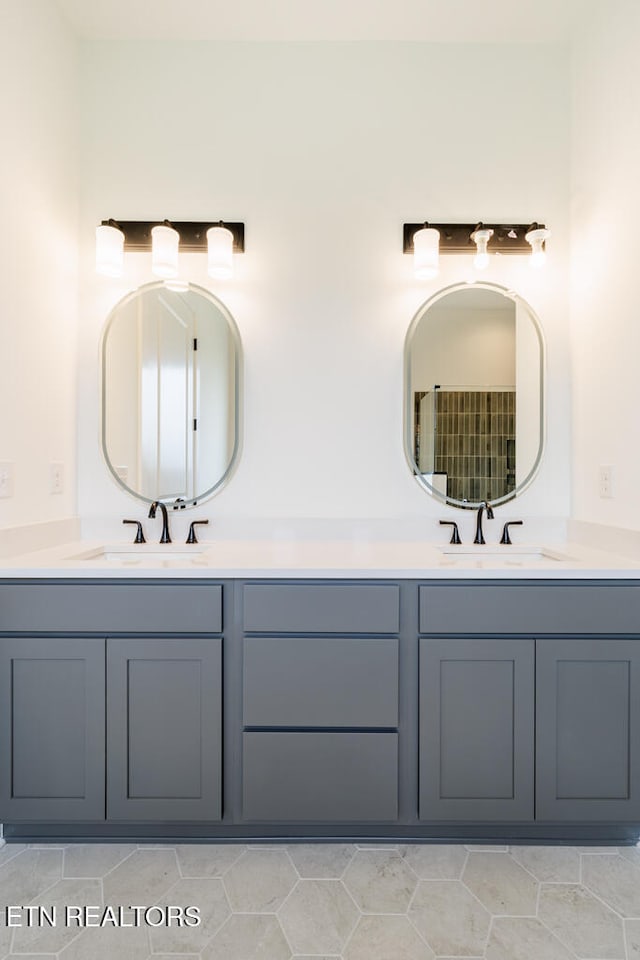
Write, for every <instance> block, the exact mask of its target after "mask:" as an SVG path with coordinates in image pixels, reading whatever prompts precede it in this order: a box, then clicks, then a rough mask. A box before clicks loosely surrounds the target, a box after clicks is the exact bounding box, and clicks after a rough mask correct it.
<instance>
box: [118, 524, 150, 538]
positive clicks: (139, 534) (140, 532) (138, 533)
mask: <svg viewBox="0 0 640 960" xmlns="http://www.w3.org/2000/svg"><path fill="white" fill-rule="evenodd" d="M122 522H123V523H136V524H137V525H138V529H137V530H136V538H135V540H134V541H133V542H134V543H146V542H147V541H146V540H145V538H144V533H143V532H142V524H141V523H140V521H139V520H123V521H122Z"/></svg>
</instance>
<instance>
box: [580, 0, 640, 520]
mask: <svg viewBox="0 0 640 960" xmlns="http://www.w3.org/2000/svg"><path fill="white" fill-rule="evenodd" d="M639 43H640V5H639V4H638V2H637V0H610V2H607V3H606V4H600V5H599V8H598V10H597V11H596V12H595V14H594V16H593V17H592V18H591V20H590V21H589V22H588V23H587V24H585V26H584V28H583V31H582V33H581V35H580V36H579V37H578V38H577V40H576V44H575V47H574V56H573V77H572V81H573V101H572V111H573V114H572V115H573V130H572V165H571V186H572V207H571V213H572V284H571V325H572V351H573V352H572V358H573V460H574V474H573V475H574V483H573V513H574V517H575V518H576V519H577V520H582V521H593V522H596V523H600V524H611V525H614V526H619V527H626V528H628V529H631V530H640V499H639V498H638V481H639V478H640V377H639V374H638V371H639V366H638V362H639V357H640V310H639V308H638V298H639V293H638V282H637V276H638V251H639V236H638V230H639V225H640V176H639V171H640V72H639V71H638V44H639ZM600 465H612V466H613V468H614V494H615V496H614V498H613V499H602V498H600V496H599V490H598V467H599V466H600Z"/></svg>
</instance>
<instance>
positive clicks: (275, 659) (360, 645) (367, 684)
mask: <svg viewBox="0 0 640 960" xmlns="http://www.w3.org/2000/svg"><path fill="white" fill-rule="evenodd" d="M244 724H245V726H247V727H250V726H272V727H397V725H398V641H397V640H393V639H381V638H376V639H364V638H363V639H360V638H358V639H354V638H350V639H347V638H339V637H306V638H303V637H246V638H245V641H244Z"/></svg>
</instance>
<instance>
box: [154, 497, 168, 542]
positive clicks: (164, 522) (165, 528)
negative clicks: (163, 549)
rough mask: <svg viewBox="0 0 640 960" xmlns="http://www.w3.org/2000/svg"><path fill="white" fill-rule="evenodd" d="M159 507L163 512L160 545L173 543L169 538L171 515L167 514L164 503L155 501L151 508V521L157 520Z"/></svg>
mask: <svg viewBox="0 0 640 960" xmlns="http://www.w3.org/2000/svg"><path fill="white" fill-rule="evenodd" d="M158 507H160V509H161V510H162V536H161V537H160V543H171V537H170V536H169V514H168V513H167V508H166V507H165V505H164V503H162V502H161V501H160V500H154V501H153V503H152V504H151V506H150V507H149V517H150V519H151V520H155V518H156V510H157V509H158Z"/></svg>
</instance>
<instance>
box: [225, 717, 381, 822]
mask: <svg viewBox="0 0 640 960" xmlns="http://www.w3.org/2000/svg"><path fill="white" fill-rule="evenodd" d="M397 816H398V735H397V734H396V733H288V732H287V733H245V734H244V735H243V817H244V819H245V820H273V821H276V820H277V821H287V822H293V821H305V820H306V821H314V822H321V821H331V822H344V821H351V820H357V821H362V820H368V821H383V820H396V819H397Z"/></svg>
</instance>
